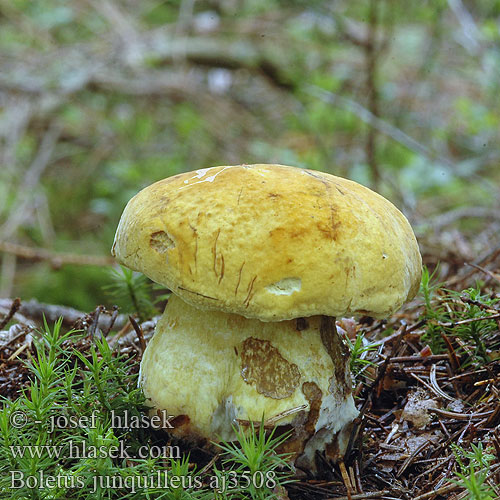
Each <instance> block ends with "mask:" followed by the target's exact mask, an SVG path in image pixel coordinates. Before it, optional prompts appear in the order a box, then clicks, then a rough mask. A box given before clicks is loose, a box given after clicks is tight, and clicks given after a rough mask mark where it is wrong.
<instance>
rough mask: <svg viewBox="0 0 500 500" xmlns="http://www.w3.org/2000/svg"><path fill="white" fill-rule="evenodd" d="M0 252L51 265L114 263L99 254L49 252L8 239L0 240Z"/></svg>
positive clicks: (106, 264)
mask: <svg viewBox="0 0 500 500" xmlns="http://www.w3.org/2000/svg"><path fill="white" fill-rule="evenodd" d="M0 252H5V253H8V254H12V255H15V256H17V257H21V258H23V259H27V260H32V261H35V262H37V261H43V260H45V261H48V262H50V264H51V265H52V266H53V267H56V268H58V267H61V266H63V265H67V264H72V265H76V266H111V265H113V264H114V263H115V260H114V259H113V258H112V257H107V256H104V255H103V256H100V255H79V254H75V253H57V252H51V251H49V250H47V249H45V248H33V247H28V246H25V245H19V244H17V243H10V242H8V241H0Z"/></svg>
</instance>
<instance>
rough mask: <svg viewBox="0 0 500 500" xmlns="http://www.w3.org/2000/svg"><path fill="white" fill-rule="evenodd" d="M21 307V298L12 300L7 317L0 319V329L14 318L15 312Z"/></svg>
mask: <svg viewBox="0 0 500 500" xmlns="http://www.w3.org/2000/svg"><path fill="white" fill-rule="evenodd" d="M20 307H21V299H20V298H19V297H17V298H15V299H14V300H13V301H12V305H11V306H10V309H9V312H8V313H7V315H6V316H5V318H4V319H2V321H0V330H1V329H2V328H4V327H5V325H7V323H8V322H9V321H10V320H11V319H12V317H13V316H14V314H16V312H17V311H18V310H19V308H20Z"/></svg>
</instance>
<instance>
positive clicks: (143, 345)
mask: <svg viewBox="0 0 500 500" xmlns="http://www.w3.org/2000/svg"><path fill="white" fill-rule="evenodd" d="M128 319H129V320H130V323H132V326H133V327H134V330H135V333H137V337H138V339H139V345H140V346H141V350H142V352H144V350H145V349H146V341H145V340H144V334H143V333H142V328H141V327H140V326H139V325H138V324H137V321H136V320H135V319H134V318H133V317H132V316H129V317H128Z"/></svg>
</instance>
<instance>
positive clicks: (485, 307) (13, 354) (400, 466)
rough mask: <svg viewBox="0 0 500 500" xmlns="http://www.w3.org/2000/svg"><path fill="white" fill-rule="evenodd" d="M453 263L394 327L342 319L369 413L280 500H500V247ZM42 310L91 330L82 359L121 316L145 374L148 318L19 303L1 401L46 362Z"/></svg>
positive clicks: (0, 362) (427, 282) (1, 361)
mask: <svg viewBox="0 0 500 500" xmlns="http://www.w3.org/2000/svg"><path fill="white" fill-rule="evenodd" d="M444 264H445V268H446V269H447V270H449V273H448V275H446V276H444V279H443V277H442V276H441V280H442V281H441V283H436V282H434V281H433V280H432V277H431V276H429V274H428V273H427V272H424V278H423V281H422V290H421V293H420V294H419V296H418V297H417V298H416V299H415V300H414V301H413V302H412V303H410V304H408V305H407V306H406V307H405V309H404V310H403V311H402V312H400V313H398V314H396V315H395V316H394V317H392V318H391V319H390V320H389V321H378V320H372V319H370V318H361V319H359V320H356V321H354V320H351V319H345V320H341V321H339V326H340V327H341V329H342V330H344V335H346V336H347V337H348V338H350V339H351V344H352V349H353V352H352V356H353V360H352V363H351V367H352V370H353V373H354V376H355V381H356V386H355V389H354V394H355V399H356V404H357V407H358V408H359V409H360V416H359V418H358V419H357V421H356V422H355V426H354V430H353V435H352V439H351V443H350V449H349V452H348V454H347V455H346V457H345V459H344V462H342V463H340V464H331V463H329V462H327V461H326V459H324V458H322V457H321V456H320V457H318V463H319V471H320V472H319V475H318V476H316V477H314V478H313V477H309V476H308V475H307V473H305V472H303V471H302V473H300V474H297V475H296V477H295V481H294V482H291V483H289V484H287V485H286V492H285V491H281V492H278V493H276V498H280V499H286V498H289V499H290V500H293V499H304V500H316V499H317V500H319V499H326V498H330V499H337V500H340V499H346V500H348V499H350V500H360V499H412V500H444V499H447V500H459V499H464V498H470V499H473V500H488V499H494V498H500V487H499V485H500V294H499V289H500V288H499V287H500V249H495V250H492V251H490V252H488V253H487V254H485V255H483V256H481V257H480V258H479V259H478V260H477V261H476V263H475V264H471V265H466V266H457V265H455V264H454V263H453V262H447V263H444ZM6 305H7V302H6V301H3V308H4V309H3V310H4V312H5V309H6ZM0 306H1V304H0ZM42 314H45V315H46V316H47V318H48V320H49V321H50V320H51V319H53V318H55V317H57V316H58V315H63V316H64V317H65V324H66V325H67V326H70V325H71V326H73V327H76V328H80V329H83V330H85V331H86V332H87V335H86V337H84V338H83V339H82V340H81V341H80V344H79V345H78V349H79V350H80V352H82V353H86V352H87V353H88V352H90V345H91V343H92V340H93V336H94V335H95V333H96V331H98V330H100V331H102V332H104V333H106V331H107V332H108V333H109V331H110V330H111V326H112V325H110V321H111V320H113V321H115V325H114V327H113V328H114V329H115V330H120V329H121V330H122V332H121V334H120V335H121V338H120V341H119V344H120V350H121V352H122V354H124V355H125V356H127V357H128V358H129V359H132V360H133V362H132V364H131V365H130V366H131V368H130V370H131V372H134V373H136V372H137V370H138V364H139V361H140V358H141V353H142V349H143V347H144V343H145V341H147V339H148V337H149V336H150V334H151V331H152V325H153V323H152V322H151V321H149V322H146V323H144V324H143V326H142V328H141V329H140V330H139V335H137V333H136V331H134V329H133V328H132V327H131V325H130V324H129V323H127V318H125V317H124V316H123V315H119V316H118V314H117V311H116V310H114V311H105V310H104V308H103V307H102V306H100V307H98V308H96V310H95V311H94V312H93V313H91V314H89V315H84V314H83V313H82V314H81V315H80V314H79V313H78V311H74V310H70V309H68V308H64V307H58V306H44V305H41V304H38V303H36V302H26V303H24V304H23V303H21V302H19V301H14V302H12V307H11V310H10V314H2V315H0V318H1V317H2V316H3V318H4V319H3V320H1V319H0V331H1V330H4V332H3V335H4V336H3V337H2V339H1V342H2V343H1V345H0V394H1V395H2V396H3V397H6V398H8V399H10V400H15V399H16V398H18V397H19V395H20V394H21V392H22V391H23V390H25V389H27V388H29V386H30V371H29V369H28V364H27V363H26V362H27V361H29V360H30V359H32V358H34V357H35V356H36V348H35V344H34V343H33V342H31V340H30V339H31V335H32V333H30V332H32V326H30V325H33V323H34V322H35V323H36V322H37V321H38V322H39V320H40V317H41V315H42ZM79 316H80V317H79ZM38 324H39V323H38ZM127 324H128V326H127ZM9 325H10V327H9ZM6 328H8V329H6ZM143 335H144V337H145V338H144V337H143ZM355 339H358V342H356V340H355ZM115 341H116V339H113V340H112V341H110V344H111V345H112V344H114V343H116V345H118V343H117V342H115ZM189 451H190V461H192V462H193V463H196V465H197V467H199V468H203V467H205V471H207V470H208V469H207V465H208V467H210V466H213V464H214V463H216V461H215V460H212V456H211V455H210V454H208V453H206V452H204V451H203V450H201V449H191V450H189ZM297 472H300V471H297Z"/></svg>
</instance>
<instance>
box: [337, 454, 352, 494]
mask: <svg viewBox="0 0 500 500" xmlns="http://www.w3.org/2000/svg"><path fill="white" fill-rule="evenodd" d="M339 469H340V474H341V475H342V480H343V481H344V485H345V488H346V490H347V499H348V500H352V484H351V480H350V479H349V474H348V473H347V469H346V467H345V464H344V461H343V460H341V461H340V462H339Z"/></svg>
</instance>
